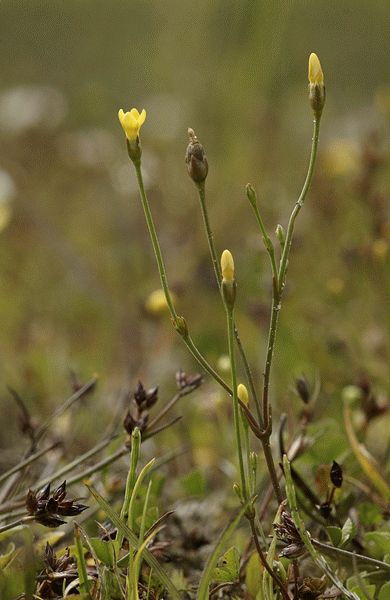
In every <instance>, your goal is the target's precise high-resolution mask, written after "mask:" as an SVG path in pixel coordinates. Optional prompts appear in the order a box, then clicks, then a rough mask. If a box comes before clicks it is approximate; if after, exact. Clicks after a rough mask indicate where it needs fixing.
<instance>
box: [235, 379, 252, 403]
mask: <svg viewBox="0 0 390 600" xmlns="http://www.w3.org/2000/svg"><path fill="white" fill-rule="evenodd" d="M237 396H238V397H239V399H240V400H241V402H243V403H244V404H245V406H248V404H249V396H248V390H247V389H246V387H245V385H244V384H243V383H239V384H238V386H237Z"/></svg>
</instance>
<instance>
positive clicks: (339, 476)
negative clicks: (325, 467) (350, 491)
mask: <svg viewBox="0 0 390 600" xmlns="http://www.w3.org/2000/svg"><path fill="white" fill-rule="evenodd" d="M330 480H331V482H332V483H333V485H334V487H336V488H341V486H342V485H343V470H342V468H341V467H340V465H339V464H338V463H337V462H336V461H335V460H334V461H333V464H332V467H331V469H330Z"/></svg>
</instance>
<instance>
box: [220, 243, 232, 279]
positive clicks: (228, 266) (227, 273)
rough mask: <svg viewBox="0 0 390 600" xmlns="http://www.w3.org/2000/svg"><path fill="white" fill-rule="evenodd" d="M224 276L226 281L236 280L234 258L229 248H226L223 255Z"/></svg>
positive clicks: (222, 268) (222, 267)
mask: <svg viewBox="0 0 390 600" xmlns="http://www.w3.org/2000/svg"><path fill="white" fill-rule="evenodd" d="M221 271H222V278H223V279H224V280H225V281H234V260H233V256H232V253H231V252H229V250H224V251H223V252H222V256H221Z"/></svg>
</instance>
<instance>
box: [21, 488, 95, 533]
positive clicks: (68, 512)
mask: <svg viewBox="0 0 390 600" xmlns="http://www.w3.org/2000/svg"><path fill="white" fill-rule="evenodd" d="M26 508H27V511H28V513H29V514H30V515H31V516H33V517H34V519H35V521H37V522H38V523H41V524H42V525H45V526H46V527H58V526H59V525H62V524H63V523H65V522H66V521H64V520H63V518H62V517H73V516H76V515H79V514H80V513H82V512H83V511H84V510H85V509H86V508H88V507H87V506H85V505H84V504H78V503H77V502H75V501H74V500H66V481H63V482H62V483H61V485H59V486H58V487H57V488H56V489H55V490H54V492H53V493H52V494H51V493H50V483H48V484H47V485H45V487H43V488H42V489H41V490H39V491H33V490H29V491H28V493H27V497H26Z"/></svg>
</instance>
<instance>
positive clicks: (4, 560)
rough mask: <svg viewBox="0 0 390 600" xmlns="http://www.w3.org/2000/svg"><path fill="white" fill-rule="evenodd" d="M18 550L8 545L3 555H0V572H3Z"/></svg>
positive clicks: (13, 545)
mask: <svg viewBox="0 0 390 600" xmlns="http://www.w3.org/2000/svg"><path fill="white" fill-rule="evenodd" d="M18 552H19V550H15V544H14V543H12V542H11V543H9V544H8V547H7V550H6V551H5V554H1V555H0V571H3V570H4V569H5V568H6V567H8V565H9V564H10V563H11V561H12V560H13V559H14V558H15V556H16V555H17V554H18Z"/></svg>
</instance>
